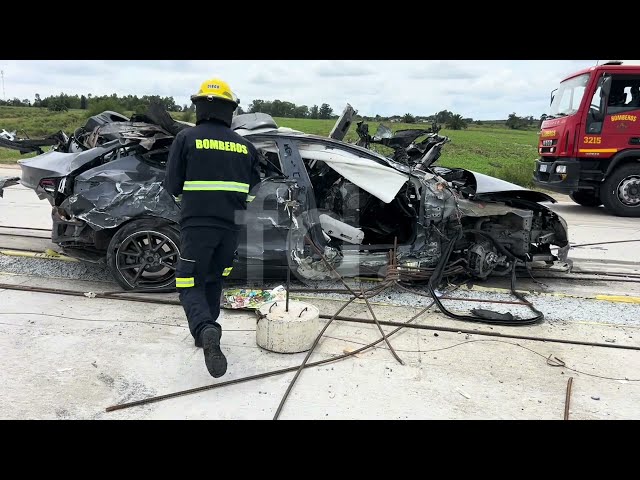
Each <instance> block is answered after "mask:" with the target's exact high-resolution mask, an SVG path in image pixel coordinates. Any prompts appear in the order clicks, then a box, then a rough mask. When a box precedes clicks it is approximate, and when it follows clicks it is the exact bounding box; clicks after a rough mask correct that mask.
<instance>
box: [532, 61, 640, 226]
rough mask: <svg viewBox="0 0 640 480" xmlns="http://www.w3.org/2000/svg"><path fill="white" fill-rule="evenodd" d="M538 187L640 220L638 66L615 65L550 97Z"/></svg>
mask: <svg viewBox="0 0 640 480" xmlns="http://www.w3.org/2000/svg"><path fill="white" fill-rule="evenodd" d="M538 153H539V155H540V157H539V158H538V159H537V160H536V166H535V172H534V182H535V184H536V185H538V186H539V187H542V188H545V189H547V190H551V191H555V192H559V193H565V194H568V195H570V196H571V198H572V199H573V201H574V202H576V203H578V204H580V205H583V206H586V207H598V206H600V205H604V207H605V208H606V209H607V210H608V211H609V212H610V213H612V214H614V215H618V216H625V217H638V216H640V65H622V62H619V61H611V62H607V63H605V64H602V65H598V66H594V67H591V68H587V69H584V70H581V71H579V72H576V73H574V74H573V75H571V76H569V77H567V78H566V79H564V80H563V81H562V82H561V83H560V86H559V87H558V88H557V89H556V90H554V91H553V92H552V93H551V102H550V108H549V113H548V114H545V115H543V117H542V123H541V128H540V137H539V142H538Z"/></svg>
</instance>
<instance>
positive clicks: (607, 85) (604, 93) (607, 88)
mask: <svg viewBox="0 0 640 480" xmlns="http://www.w3.org/2000/svg"><path fill="white" fill-rule="evenodd" d="M611 81H612V80H611V77H605V78H604V79H603V80H602V88H601V89H600V96H601V97H608V96H609V93H611Z"/></svg>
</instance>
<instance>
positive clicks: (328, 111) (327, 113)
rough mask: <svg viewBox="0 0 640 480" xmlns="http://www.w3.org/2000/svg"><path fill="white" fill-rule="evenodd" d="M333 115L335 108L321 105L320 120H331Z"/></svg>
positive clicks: (324, 104)
mask: <svg viewBox="0 0 640 480" xmlns="http://www.w3.org/2000/svg"><path fill="white" fill-rule="evenodd" d="M331 115H333V108H331V107H330V106H329V104H327V103H323V104H322V105H320V111H319V112H318V118H323V119H327V118H331Z"/></svg>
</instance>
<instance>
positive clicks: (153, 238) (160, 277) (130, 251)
mask: <svg viewBox="0 0 640 480" xmlns="http://www.w3.org/2000/svg"><path fill="white" fill-rule="evenodd" d="M179 248H180V234H179V231H178V227H177V226H176V227H174V226H172V225H171V224H167V222H166V221H163V220H155V219H140V220H134V221H132V222H129V223H126V224H125V225H123V226H122V227H121V228H120V229H119V230H118V231H117V232H116V233H115V235H114V236H113V238H112V239H111V242H110V243H109V247H108V249H107V265H108V267H109V270H111V274H112V275H113V277H114V279H115V280H116V281H117V282H118V284H119V285H120V286H121V287H122V288H124V289H125V290H134V289H135V290H149V291H153V290H158V289H166V288H171V287H174V286H175V271H176V264H177V263H178V257H179V256H180V250H179Z"/></svg>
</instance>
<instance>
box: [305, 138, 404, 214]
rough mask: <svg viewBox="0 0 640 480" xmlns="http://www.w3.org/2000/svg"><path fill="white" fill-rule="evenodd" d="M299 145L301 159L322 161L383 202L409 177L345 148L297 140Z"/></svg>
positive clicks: (393, 195) (391, 196)
mask: <svg viewBox="0 0 640 480" xmlns="http://www.w3.org/2000/svg"><path fill="white" fill-rule="evenodd" d="M298 148H299V150H300V154H301V155H302V156H303V158H305V159H309V160H317V161H322V162H325V163H326V164H327V165H329V166H330V167H331V168H332V169H334V170H335V171H336V172H338V173H339V174H340V175H342V176H343V177H344V178H346V179H347V180H349V181H350V182H353V183H354V184H356V185H357V186H358V187H360V188H362V189H363V190H365V191H367V192H369V193H370V194H371V195H374V196H375V197H377V198H379V199H380V200H382V201H383V202H385V203H390V202H391V201H392V200H393V199H394V198H395V197H396V195H397V194H398V192H399V191H400V189H401V188H402V186H403V185H404V184H405V183H406V182H407V180H408V179H409V176H408V175H406V174H404V173H402V172H398V171H397V170H395V169H393V168H391V167H387V166H385V165H381V164H379V163H377V162H374V161H373V160H369V159H368V158H364V157H362V156H358V155H356V154H354V153H352V152H349V151H346V150H338V149H336V148H330V147H328V146H326V145H319V144H312V143H306V142H302V141H301V142H299V143H298Z"/></svg>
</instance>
